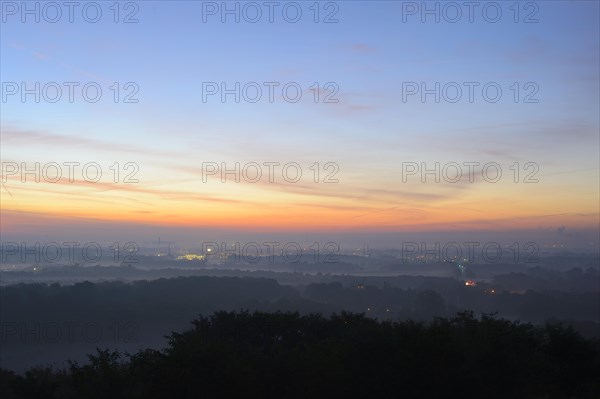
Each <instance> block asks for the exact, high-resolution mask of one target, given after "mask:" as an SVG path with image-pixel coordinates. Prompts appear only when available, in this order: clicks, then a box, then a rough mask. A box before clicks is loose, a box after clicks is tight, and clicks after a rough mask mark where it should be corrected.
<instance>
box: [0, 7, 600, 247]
mask: <svg viewBox="0 0 600 399" xmlns="http://www.w3.org/2000/svg"><path fill="white" fill-rule="evenodd" d="M67 3H68V2H67ZM36 4H37V7H38V8H37V15H36V8H35V7H36ZM53 4H54V5H55V6H47V4H46V3H44V2H27V3H21V2H6V1H3V2H2V6H1V7H2V23H1V34H0V52H1V53H0V55H1V71H0V75H1V81H2V99H1V103H0V106H1V120H0V125H1V126H0V127H1V149H0V155H1V160H2V187H1V188H0V191H1V210H0V216H1V217H2V221H1V226H0V227H1V231H2V234H3V236H4V237H11V238H12V237H16V238H24V237H46V238H54V237H60V239H69V238H71V237H90V239H100V238H101V239H106V240H110V239H112V238H114V237H117V236H118V237H121V238H120V239H129V240H141V239H146V238H148V237H156V236H163V237H167V238H172V239H181V240H183V239H186V240H191V241H195V240H199V239H206V238H207V237H209V238H210V237H211V234H212V235H213V236H217V235H218V236H219V237H225V236H227V237H237V236H242V235H243V236H245V237H251V236H252V235H253V234H256V235H261V236H267V235H271V236H281V235H284V234H288V235H290V236H292V235H294V234H302V235H304V234H315V235H318V236H319V237H328V236H331V237H341V236H344V237H346V236H352V235H353V234H355V235H357V236H360V237H361V238H360V240H365V239H368V240H370V241H371V242H377V241H378V240H381V241H382V242H384V241H385V242H393V239H391V240H390V239H389V237H390V236H392V237H393V236H394V234H402V235H403V237H411V234H414V235H415V236H416V235H422V234H426V233H431V234H439V235H442V236H443V235H447V236H451V235H453V234H457V233H460V234H462V235H464V236H468V235H469V234H470V235H473V236H479V235H480V234H488V235H489V236H490V237H492V236H494V237H496V238H498V237H499V238H502V239H505V240H506V241H510V240H511V239H513V238H514V237H516V236H518V237H522V238H523V240H526V241H535V240H538V241H543V242H544V243H554V242H568V243H569V245H581V246H587V247H593V248H595V249H596V250H597V248H598V240H599V237H598V230H599V221H600V219H599V213H600V210H599V201H600V195H599V179H600V175H599V148H600V147H599V129H600V128H599V126H600V121H599V111H598V110H599V109H600V104H599V98H600V80H599V74H600V65H599V51H600V50H599V49H600V43H599V42H600V32H599V15H600V8H599V2H597V1H569V2H566V1H565V2H563V1H537V2H519V3H513V2H475V3H474V4H475V6H474V8H473V9H472V10H469V9H468V8H467V7H466V6H464V5H463V2H450V3H447V2H446V3H444V2H427V3H423V2H401V1H368V2H367V1H339V2H326V1H325V2H314V1H306V2H303V1H299V2H272V3H270V4H272V7H273V8H272V9H270V8H269V7H270V6H266V5H265V4H266V3H265V2H227V3H223V2H201V1H169V2H166V1H138V2H120V3H115V2H97V3H93V4H90V2H78V3H77V4H78V6H77V7H76V8H75V9H74V10H72V11H73V13H72V15H69V11H70V9H69V8H68V6H67V5H66V3H65V2H55V3H53ZM115 4H117V5H118V7H115ZM448 4H450V5H448ZM23 7H29V10H33V11H32V12H30V13H28V12H27V10H24V9H23ZM236 7H237V10H238V14H237V15H236V14H235V12H234V13H229V14H227V13H226V12H224V9H225V8H227V10H236ZM425 7H426V8H427V10H435V9H436V7H438V8H437V10H438V13H437V14H435V13H427V12H426V11H427V10H425V9H424V8H425ZM84 9H85V12H84V11H83V10H84ZM258 9H260V13H261V14H260V15H259V14H257V13H256V11H257V10H258ZM98 10H100V12H101V13H100V14H97V13H96V12H97V11H98ZM227 10H225V11H227ZM271 10H272V15H269V12H270V11H271ZM298 10H300V12H301V14H298V13H297V12H298ZM458 10H460V14H457V11H458ZM117 11H118V14H117ZM469 11H472V13H471V14H469ZM57 12H58V13H57ZM317 12H318V14H317ZM497 12H499V14H498V13H497ZM36 17H37V18H38V19H39V21H36ZM236 17H237V18H238V20H239V21H236ZM70 18H72V21H71V20H70ZM270 18H272V22H271V21H270ZM436 18H438V20H437V21H436ZM96 19H97V21H96V22H93V21H94V20H96ZM55 20H56V22H53V21H55ZM296 20H297V21H296ZM253 21H254V22H253ZM294 21H295V22H294ZM236 84H239V90H237V91H236V87H237V86H236ZM36 85H37V86H36ZM84 86H85V87H87V89H86V91H84V90H83V87H84ZM57 87H58V89H57ZM257 87H258V88H260V90H261V96H260V97H259V96H258V91H257ZM284 87H286V89H285V90H284V89H283V88H284ZM436 87H437V88H438V89H437V90H436ZM97 88H100V90H101V94H99V92H97V91H96V90H97ZM484 88H485V90H484ZM459 89H460V90H461V92H460V93H461V95H460V96H459V95H458V90H459ZM58 90H60V94H61V95H60V98H59V97H58V93H59V91H58ZM70 90H72V93H70ZM270 90H272V97H270V94H271V93H270ZM471 90H472V91H471ZM498 90H500V91H498ZM223 91H225V92H226V93H228V94H225V95H222V93H223ZM24 92H25V93H29V94H23V93H24ZM117 93H118V98H117V97H116V95H117ZM423 93H425V94H423ZM498 93H501V94H500V95H498ZM69 94H72V98H71V99H70V98H69ZM36 95H37V96H38V97H39V98H36ZM236 96H238V97H239V98H237V100H238V101H236ZM298 96H300V97H298ZM436 97H438V98H436ZM36 100H38V101H36ZM296 100H297V101H296ZM436 100H437V101H436ZM36 163H39V168H38V169H36V166H35V164H36ZM236 163H237V164H239V169H238V171H239V180H240V181H239V183H238V182H236V181H235V179H236V172H227V173H225V174H223V169H224V168H223V166H225V169H227V170H230V171H231V170H234V171H235V170H236V169H235V168H236ZM436 164H437V165H439V166H438V169H437V170H438V171H437V172H436ZM57 165H58V168H59V169H57ZM69 165H70V166H69ZM257 165H258V166H259V167H260V171H261V178H258V175H257V174H256V173H257V170H258V169H257ZM468 165H471V166H468ZM84 166H85V167H84ZM457 166H458V167H460V170H461V175H460V176H459V175H457V172H458V169H457ZM284 167H285V168H284ZM270 168H272V169H270ZM27 170H29V171H30V172H29V173H27ZM432 170H433V172H431V171H432ZM117 171H118V173H117ZM271 171H272V172H273V173H272V174H270V173H269V172H271ZM427 171H430V172H429V173H428V172H427ZM69 172H72V175H70V174H69ZM57 173H58V174H57ZM299 173H301V175H300V174H299ZM436 173H437V174H438V175H439V176H436ZM498 173H501V175H499V174H498ZM255 177H256V178H255ZM455 177H456V178H455ZM36 178H37V179H38V180H39V182H36V181H35V180H36ZM436 178H437V180H438V181H436ZM223 179H225V181H223ZM96 180H97V181H96ZM365 237H369V238H365ZM385 237H387V238H385ZM386 240H387V241H386Z"/></svg>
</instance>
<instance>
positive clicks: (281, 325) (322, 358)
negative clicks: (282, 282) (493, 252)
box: [0, 311, 600, 399]
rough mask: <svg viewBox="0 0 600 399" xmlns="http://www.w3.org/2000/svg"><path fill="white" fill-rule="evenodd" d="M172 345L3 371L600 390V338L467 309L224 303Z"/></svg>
mask: <svg viewBox="0 0 600 399" xmlns="http://www.w3.org/2000/svg"><path fill="white" fill-rule="evenodd" d="M192 324H193V328H191V329H188V330H187V331H184V332H182V333H172V334H171V335H170V336H169V344H168V347H167V348H166V349H164V350H162V351H156V350H151V349H146V350H141V351H139V352H137V353H135V354H122V353H119V352H112V351H109V350H98V351H97V353H95V354H93V355H89V361H88V362H87V363H86V364H78V363H76V362H71V363H70V364H69V366H68V367H65V368H63V369H54V368H34V369H30V370H29V371H27V372H26V373H25V374H24V375H23V376H19V375H16V374H14V373H12V372H10V371H6V370H2V371H1V372H0V390H1V393H2V397H3V398H4V399H10V398H36V399H39V398H56V399H58V398H65V399H67V398H89V399H93V398H112V399H118V398H128V399H129V398H144V399H152V398H227V397H236V398H242V397H245V398H250V397H255V398H277V399H283V398H342V397H343V398H369V399H370V398H398V397H408V398H432V397H462V398H482V397H485V398H509V397H510V398H524V399H527V398H546V399H553V398H560V399H564V398H597V397H598V392H600V380H599V379H598V378H597V377H598V375H600V344H599V342H598V341H590V340H586V339H584V338H582V337H581V336H580V335H578V334H577V333H575V332H574V331H573V330H572V329H570V328H565V327H562V326H556V325H545V326H543V327H540V326H533V325H531V324H520V323H518V322H511V321H507V320H503V319H497V318H495V317H494V316H492V315H483V316H482V317H481V318H477V317H475V316H474V314H473V313H471V312H462V313H458V314H457V315H455V316H453V317H451V318H436V319H434V320H433V321H432V322H428V323H423V322H414V321H403V322H385V321H383V322H382V321H376V320H373V319H371V318H367V317H365V316H364V315H359V314H352V313H341V314H338V315H333V316H330V317H323V316H321V315H318V314H308V315H303V316H302V315H300V314H299V313H282V312H276V313H264V312H255V313H249V312H224V311H223V312H217V313H214V314H213V315H212V316H210V317H200V318H198V319H197V320H194V321H193V322H192Z"/></svg>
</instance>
